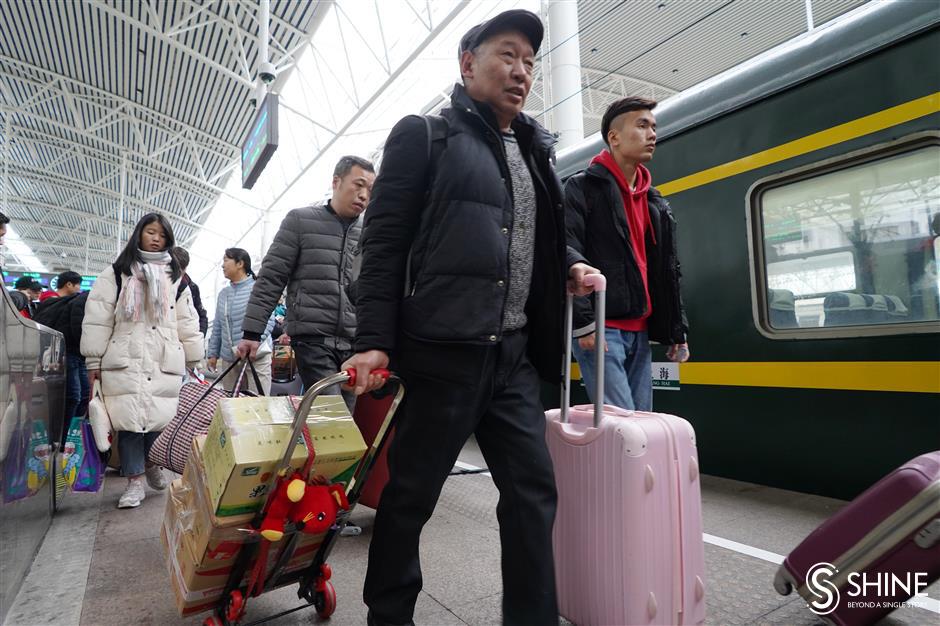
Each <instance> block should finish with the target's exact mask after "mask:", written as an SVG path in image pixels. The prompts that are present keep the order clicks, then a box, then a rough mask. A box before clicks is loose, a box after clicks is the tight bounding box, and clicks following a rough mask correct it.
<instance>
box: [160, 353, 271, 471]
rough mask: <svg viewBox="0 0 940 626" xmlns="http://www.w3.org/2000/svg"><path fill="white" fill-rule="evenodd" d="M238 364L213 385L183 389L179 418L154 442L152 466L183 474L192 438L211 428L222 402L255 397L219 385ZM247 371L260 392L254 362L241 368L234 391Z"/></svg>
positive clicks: (222, 374) (229, 367)
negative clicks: (223, 400) (238, 396)
mask: <svg viewBox="0 0 940 626" xmlns="http://www.w3.org/2000/svg"><path fill="white" fill-rule="evenodd" d="M239 362H240V361H239V360H235V362H233V363H232V364H231V365H229V366H228V367H227V368H226V369H225V371H224V372H222V373H221V374H219V375H218V376H217V377H216V379H215V381H213V383H212V384H211V385H208V386H206V385H205V384H204V383H199V382H189V383H186V384H184V385H183V386H182V387H180V401H179V406H178V407H177V409H176V416H175V417H174V418H173V419H172V420H171V421H170V423H169V424H167V425H166V428H164V429H163V432H161V433H160V435H159V436H158V437H157V439H156V441H154V442H153V446H151V448H150V454H148V455H147V459H148V460H149V461H150V462H151V463H154V464H156V465H159V466H161V467H165V468H167V469H169V470H173V471H174V472H176V473H177V474H182V473H183V468H184V467H185V466H186V458H187V457H188V456H189V450H190V448H191V447H192V442H193V439H194V438H195V437H198V436H199V435H205V434H206V433H207V432H209V425H210V424H211V423H212V416H213V415H214V414H215V407H216V405H217V404H218V403H219V400H221V399H222V398H228V397H231V396H233V395H236V396H237V395H243V394H244V395H253V394H251V393H250V392H247V391H241V392H235V391H234V390H233V391H227V390H225V389H223V388H222V386H221V385H220V384H219V383H221V381H222V379H224V378H225V376H226V375H227V374H228V373H229V372H230V371H232V368H234V367H235V366H236V365H238V363H239ZM247 370H250V371H251V374H252V376H253V377H254V379H255V388H256V389H261V388H262V387H261V380H260V379H259V378H258V372H256V371H255V366H254V365H253V364H252V362H251V361H247V360H246V361H245V364H244V365H242V369H241V372H240V373H239V376H238V380H237V381H236V382H235V389H241V383H242V378H244V376H245V372H246V371H247Z"/></svg>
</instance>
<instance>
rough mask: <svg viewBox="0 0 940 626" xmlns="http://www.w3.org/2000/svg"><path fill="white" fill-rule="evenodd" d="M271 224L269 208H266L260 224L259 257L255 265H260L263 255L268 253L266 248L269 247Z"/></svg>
mask: <svg viewBox="0 0 940 626" xmlns="http://www.w3.org/2000/svg"><path fill="white" fill-rule="evenodd" d="M271 222H272V220H271V208H270V207H268V208H267V209H266V210H265V212H264V221H263V222H262V223H261V256H260V258H259V259H258V263H257V264H256V265H260V264H261V261H262V259H264V255H266V254H267V253H268V248H269V247H271V238H272V235H271V226H272V223H271Z"/></svg>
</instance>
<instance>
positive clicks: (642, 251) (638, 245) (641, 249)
mask: <svg viewBox="0 0 940 626" xmlns="http://www.w3.org/2000/svg"><path fill="white" fill-rule="evenodd" d="M591 163H592V164H593V163H599V164H600V165H603V166H604V167H606V168H607V169H608V170H609V171H610V173H611V174H613V175H614V180H616V181H617V186H618V187H620V197H621V198H622V199H623V209H624V213H626V216H627V224H628V225H629V226H630V244H631V245H632V246H633V256H634V258H636V264H637V267H639V269H640V276H641V277H642V278H643V289H644V290H645V291H646V313H644V314H643V315H642V316H641V317H639V318H636V319H631V320H623V319H620V320H610V319H609V320H607V324H606V326H607V328H618V329H620V330H628V331H633V332H639V331H643V330H646V318H647V317H649V315H650V311H651V309H652V303H651V302H650V289H649V281H648V280H647V275H646V232H647V230H649V229H650V210H649V205H648V204H647V201H646V193H647V192H648V191H649V189H650V183H651V182H652V177H651V176H650V172H649V170H648V169H646V168H645V167H643V165H641V164H639V163H638V164H637V166H636V187H634V188H633V189H632V190H631V189H630V185H629V184H628V183H627V179H626V178H625V177H624V175H623V172H622V171H620V166H619V165H617V162H616V161H615V160H614V157H613V156H612V155H611V154H610V152H608V151H607V150H602V151H601V153H600V154H598V155H597V156H596V157H594V158H593V159H591Z"/></svg>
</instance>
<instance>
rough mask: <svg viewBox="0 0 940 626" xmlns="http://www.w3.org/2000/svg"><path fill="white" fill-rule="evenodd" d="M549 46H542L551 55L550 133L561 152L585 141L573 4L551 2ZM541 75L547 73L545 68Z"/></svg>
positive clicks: (575, 15) (566, 0)
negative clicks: (556, 138)
mask: <svg viewBox="0 0 940 626" xmlns="http://www.w3.org/2000/svg"><path fill="white" fill-rule="evenodd" d="M548 34H549V37H548V42H547V43H543V44H542V50H543V57H542V62H543V63H544V62H545V56H544V51H547V50H550V51H551V52H549V53H548V63H549V67H550V71H551V102H550V103H549V105H548V106H547V107H546V108H550V109H551V111H552V124H551V129H552V130H554V131H555V133H556V134H557V135H558V145H557V146H556V147H557V148H558V149H561V148H566V147H568V146H571V145H574V144H576V143H578V142H579V141H581V140H582V139H584V117H583V115H584V111H583V107H582V104H581V49H580V45H581V44H580V38H579V37H578V3H577V2H571V0H549V2H548ZM542 71H543V72H544V71H545V68H544V66H543V68H542Z"/></svg>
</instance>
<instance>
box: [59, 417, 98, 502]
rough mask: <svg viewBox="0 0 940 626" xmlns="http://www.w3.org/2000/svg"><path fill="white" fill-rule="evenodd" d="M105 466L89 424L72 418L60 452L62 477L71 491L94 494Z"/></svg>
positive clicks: (81, 419)
mask: <svg viewBox="0 0 940 626" xmlns="http://www.w3.org/2000/svg"><path fill="white" fill-rule="evenodd" d="M104 471H105V466H104V463H103V462H102V460H101V456H100V455H99V454H98V452H97V446H96V445H95V437H94V434H93V433H92V430H91V424H90V423H89V422H88V420H87V419H85V418H84V417H73V418H72V422H71V424H70V425H69V434H68V437H67V438H66V440H65V447H64V448H63V450H62V476H63V478H64V479H65V482H66V484H68V485H69V487H71V489H72V491H86V492H91V493H94V492H96V491H98V490H99V489H101V484H102V482H104Z"/></svg>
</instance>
